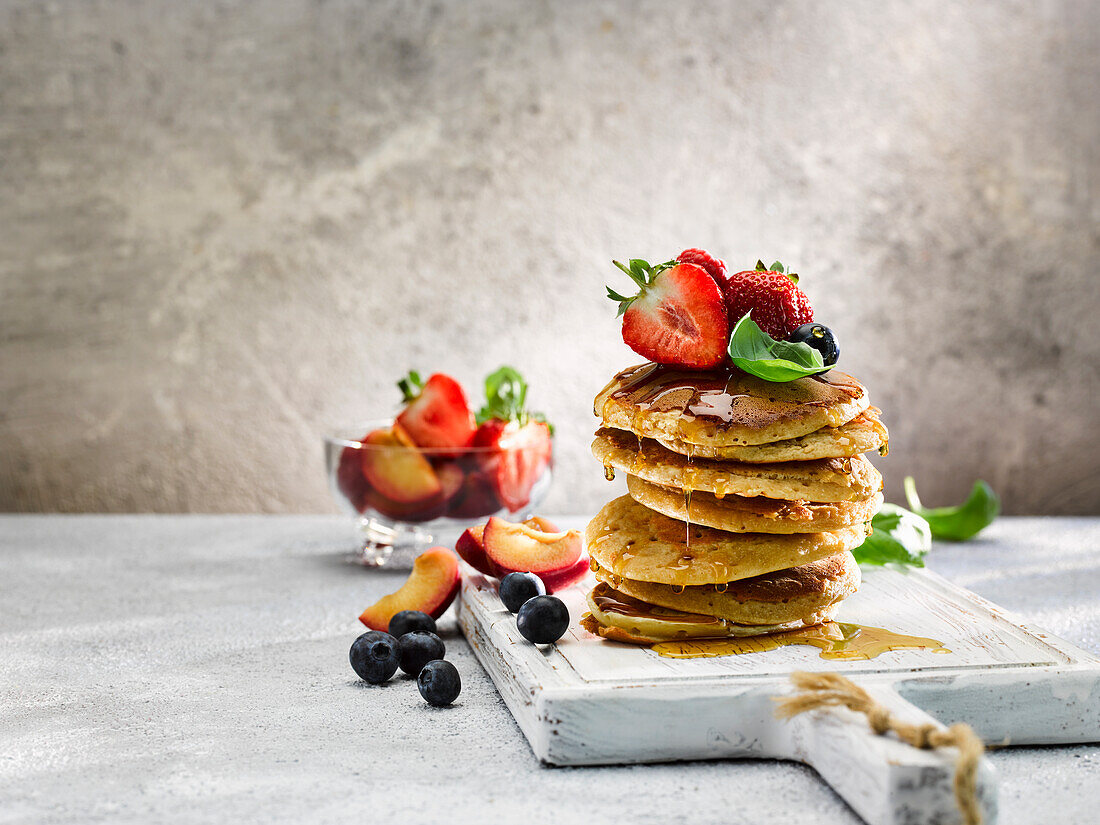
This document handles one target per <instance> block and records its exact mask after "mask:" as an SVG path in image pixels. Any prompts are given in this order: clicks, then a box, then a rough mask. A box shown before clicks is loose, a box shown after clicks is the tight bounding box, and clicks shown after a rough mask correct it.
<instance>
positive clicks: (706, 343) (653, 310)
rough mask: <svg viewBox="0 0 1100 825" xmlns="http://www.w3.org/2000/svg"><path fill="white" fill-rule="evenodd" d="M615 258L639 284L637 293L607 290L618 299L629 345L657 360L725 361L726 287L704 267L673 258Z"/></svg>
mask: <svg viewBox="0 0 1100 825" xmlns="http://www.w3.org/2000/svg"><path fill="white" fill-rule="evenodd" d="M614 263H615V266H617V267H619V269H621V270H622V271H623V272H625V273H626V274H627V275H629V276H630V277H631V279H632V280H633V281H634V282H635V283H636V284H637V285H638V286H639V288H640V289H639V292H638V294H637V295H635V296H633V297H626V296H623V295H620V294H619V293H617V292H615V291H614V290H612V289H611V288H610V287H608V289H607V295H608V297H609V298H611V299H612V300H614V301H618V302H619V314H620V315H622V316H623V342H624V343H625V344H626V345H627V346H628V347H630V348H631V349H632V350H634V351H635V352H636V353H638V354H639V355H641V356H642V357H643V358H648V359H649V360H651V361H656V362H657V363H658V364H674V365H677V366H681V367H691V368H694V369H706V368H708V367H714V366H717V365H718V364H720V363H721V362H722V360H723V359H724V358H725V357H726V347H727V345H728V344H729V333H730V324H729V316H728V314H727V312H726V304H725V299H724V298H723V296H722V291H721V290H720V289H719V288H718V284H717V283H715V281H714V279H713V278H711V276H710V275H709V274H707V271H706V270H705V269H703V268H702V267H700V266H696V265H695V264H684V263H676V262H675V261H668V262H667V263H663V264H657V265H656V266H650V264H649V263H648V262H647V261H643V260H640V259H634V260H631V261H630V265H629V266H625V265H623V264H621V263H619V262H618V261H615V262H614Z"/></svg>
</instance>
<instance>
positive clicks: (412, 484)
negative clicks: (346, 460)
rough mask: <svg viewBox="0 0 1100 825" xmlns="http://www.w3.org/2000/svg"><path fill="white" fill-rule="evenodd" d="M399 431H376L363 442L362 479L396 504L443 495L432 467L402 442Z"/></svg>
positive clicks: (426, 499) (413, 448)
mask: <svg viewBox="0 0 1100 825" xmlns="http://www.w3.org/2000/svg"><path fill="white" fill-rule="evenodd" d="M402 435H403V433H402V432H401V430H400V428H394V429H392V430H375V431H374V432H372V433H370V434H369V435H368V436H367V437H366V438H365V439H363V444H364V447H363V450H362V452H363V475H365V476H366V477H367V481H369V482H370V484H371V486H372V487H373V488H374V489H375V490H377V491H378V492H379V493H381V494H382V495H383V496H385V498H387V499H389V500H390V501H393V502H397V503H399V504H413V503H417V502H427V501H428V500H430V499H432V498H434V497H435V496H438V495H440V494H441V493H442V491H443V487H442V485H441V484H440V483H439V477H438V476H437V475H436V474H435V471H434V470H433V469H432V465H431V463H429V461H428V459H426V458H425V457H424V455H423V454H422V453H421V452H420V451H419V450H417V449H416V448H415V447H410V446H409V444H408V443H406V439H407V436H405V438H402Z"/></svg>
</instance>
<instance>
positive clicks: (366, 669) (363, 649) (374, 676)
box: [348, 630, 397, 685]
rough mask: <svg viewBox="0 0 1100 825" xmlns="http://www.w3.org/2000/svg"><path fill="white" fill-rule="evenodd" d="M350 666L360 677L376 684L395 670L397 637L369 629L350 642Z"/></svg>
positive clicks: (384, 679) (391, 674) (387, 677)
mask: <svg viewBox="0 0 1100 825" xmlns="http://www.w3.org/2000/svg"><path fill="white" fill-rule="evenodd" d="M348 658H349V659H351V668H352V670H354V671H355V672H356V673H358V674H359V678H360V679H364V680H366V681H368V682H370V683H371V684H372V685H378V684H381V683H382V682H384V681H386V680H387V679H389V678H390V677H391V676H393V674H394V673H396V672H397V639H395V638H393V636H391V635H390V634H389V633H382V632H381V631H379V630H369V631H367V632H366V633H364V634H363V635H362V636H360V637H359V638H358V639H356V640H355V641H354V642H352V643H351V652H350V653H349V654H348Z"/></svg>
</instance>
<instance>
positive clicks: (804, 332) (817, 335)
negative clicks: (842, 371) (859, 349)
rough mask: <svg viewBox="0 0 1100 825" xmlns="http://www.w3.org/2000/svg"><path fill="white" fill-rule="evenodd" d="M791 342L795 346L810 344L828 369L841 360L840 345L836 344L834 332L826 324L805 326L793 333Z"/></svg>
mask: <svg viewBox="0 0 1100 825" xmlns="http://www.w3.org/2000/svg"><path fill="white" fill-rule="evenodd" d="M790 340H791V341H792V342H793V343H795V344H809V345H810V346H811V347H813V348H814V349H816V350H817V351H818V352H820V353H821V360H822V361H824V362H825V366H827V367H831V366H832V365H833V364H835V363H836V362H837V361H839V360H840V344H838V343H837V342H836V336H835V335H833V331H832V330H831V329H829V328H828V327H827V326H825V325H824V324H803V325H802V326H800V327H797V328H796V329H795V331H794V332H792V333H791V337H790Z"/></svg>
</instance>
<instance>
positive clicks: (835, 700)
mask: <svg viewBox="0 0 1100 825" xmlns="http://www.w3.org/2000/svg"><path fill="white" fill-rule="evenodd" d="M791 681H792V682H793V683H794V685H795V687H796V688H798V689H799V691H800V692H799V693H795V694H794V695H793V696H778V697H775V701H776V702H778V707H776V709H775V715H776V716H778V717H779V718H781V719H790V718H791V717H792V716H797V715H798V714H800V713H805V712H806V711H808V710H814V709H815V708H822V707H828V706H841V707H846V708H848V709H849V710H853V711H855V712H856V713H862V714H863V715H864V716H866V717H867V723H868V725H870V727H871V730H873V731H874V732H875V733H876V734H878V735H879V736H884V735H886V734H887V733H890V732H891V731H893V733H894V735H895V736H897V737H898V739H900V740H901V741H902V742H905V743H907V744H909V745H912V746H913V747H916V748H922V749H924V750H928V749H931V748H957V749H958V751H959V756H958V759H957V760H956V761H955V782H954V787H955V801H956V802H957V803H958V806H959V810H960V811H961V812H962V818H963V822H964V823H966V825H981V821H982V812H981V809H980V808H979V806H978V797H977V786H978V782H977V774H978V762H979V761H980V760H981V758H982V753H983V752H984V750H985V748H984V746H983V745H982V741H981V740H980V739H979V738H978V736H977V734H975V733H974V731H973V729H971V727H970V725H967V724H965V723H962V722H960V723H958V724H955V725H952V726H951V727H949V728H948V729H947V730H941V729H940V728H939V727H938V726H937V725H933V724H929V723H925V724H923V725H913V724H910V723H909V722H904V721H902V720H901V719H898V718H897V717H895V716H894V715H893V714H891V713H890V711H889V710H887V709H886V708H885V707H883V706H882V705H880V704H879V703H878V702H876V701H875V700H874V699H872V698H871V695H870V694H869V693H868V692H867V691H865V690H864V689H863V688H861V687H860V686H859V685H857V684H856V683H855V682H852V681H851V680H849V679H845V678H844V677H843V676H841V675H839V674H837V673H806V672H802V671H799V672H796V673H792V674H791Z"/></svg>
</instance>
